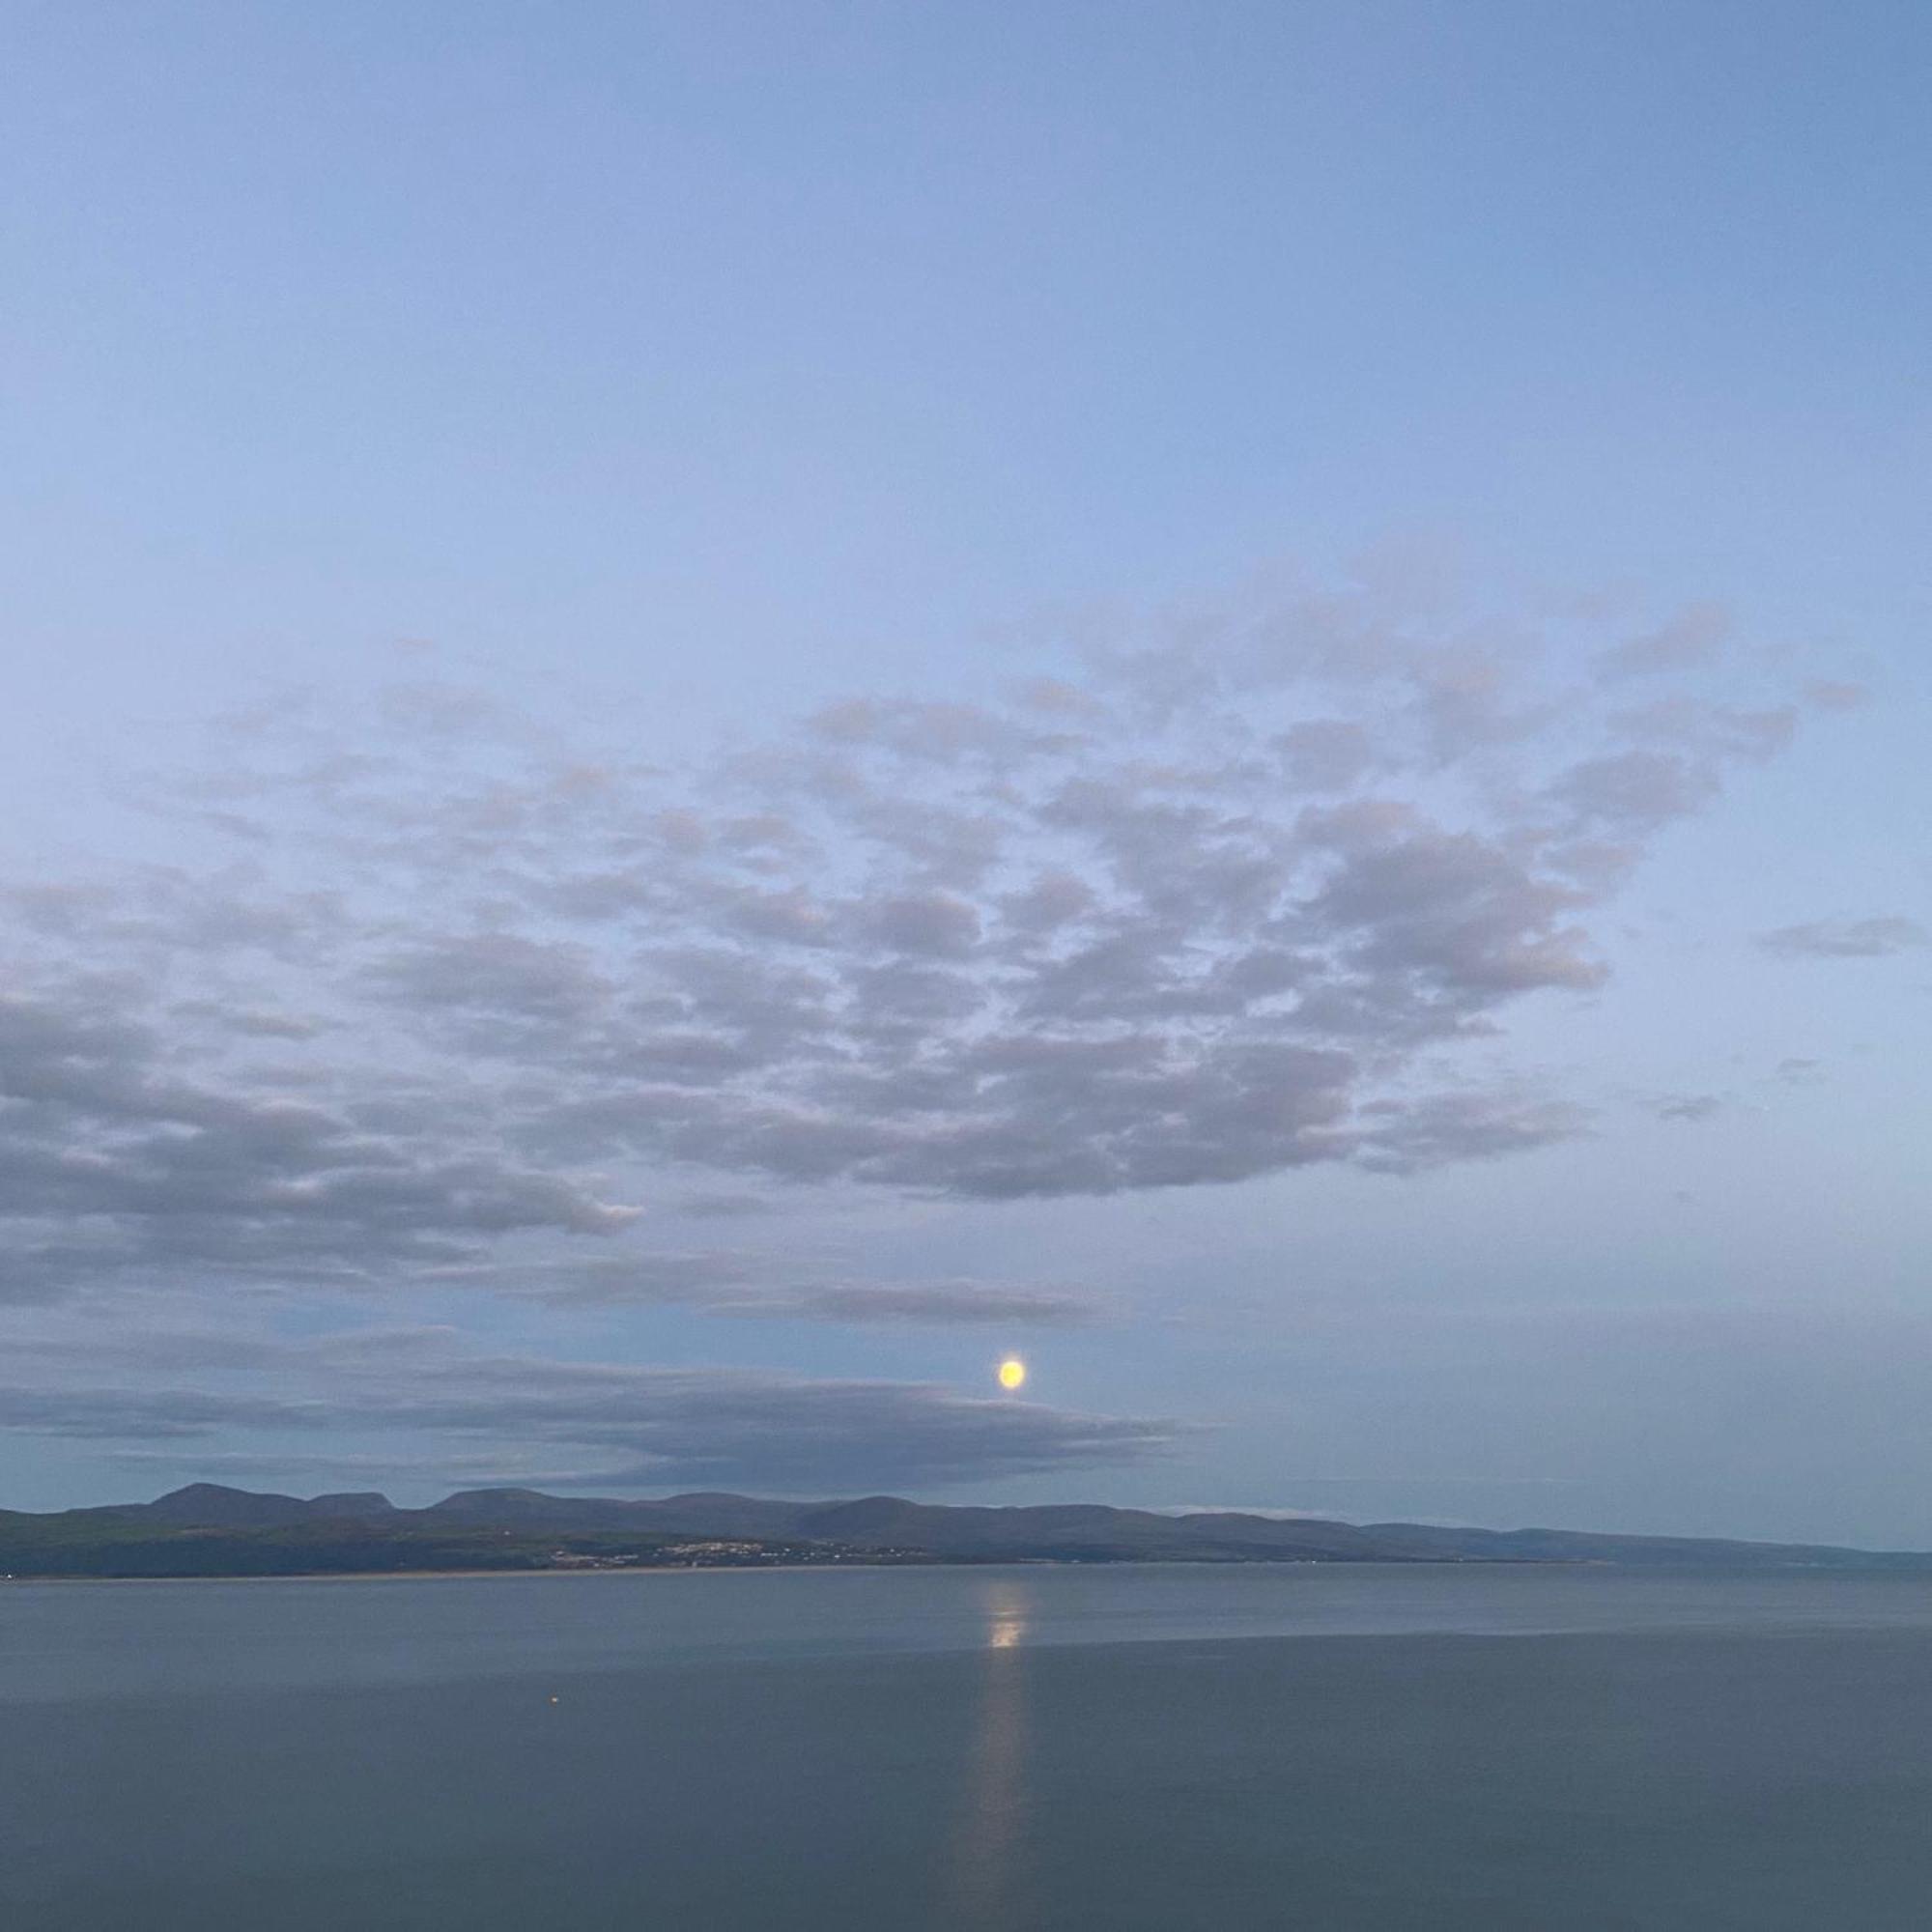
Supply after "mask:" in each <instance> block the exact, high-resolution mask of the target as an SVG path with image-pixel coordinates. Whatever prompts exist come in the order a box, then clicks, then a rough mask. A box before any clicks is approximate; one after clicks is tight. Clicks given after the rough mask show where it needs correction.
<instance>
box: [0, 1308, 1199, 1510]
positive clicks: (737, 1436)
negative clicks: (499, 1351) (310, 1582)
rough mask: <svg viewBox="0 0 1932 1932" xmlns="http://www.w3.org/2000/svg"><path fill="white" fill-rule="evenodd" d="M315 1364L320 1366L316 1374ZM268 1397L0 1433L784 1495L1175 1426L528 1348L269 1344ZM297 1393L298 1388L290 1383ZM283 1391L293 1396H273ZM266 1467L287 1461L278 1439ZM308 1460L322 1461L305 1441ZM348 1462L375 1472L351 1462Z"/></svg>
mask: <svg viewBox="0 0 1932 1932" xmlns="http://www.w3.org/2000/svg"><path fill="white" fill-rule="evenodd" d="M325 1374H326V1380H325V1379H323V1378H324V1376H325ZM273 1380H274V1381H275V1383H276V1385H277V1387H278V1389H279V1390H281V1391H283V1392H278V1393H272V1394H270V1393H263V1392H261V1391H259V1390H253V1389H250V1390H235V1389H227V1390H208V1389H185V1388H178V1387H175V1388H153V1387H147V1388H141V1387H130V1386H121V1385H107V1386H99V1385H91V1386H79V1387H75V1386H55V1387H44V1386H26V1387H19V1386H15V1387H6V1388H0V1428H4V1429H10V1430H18V1431H24V1432H30V1433H32V1434H34V1435H48V1436H60V1437H66V1438H69V1439H71V1440H78V1441H88V1442H101V1443H113V1444H121V1445H126V1446H128V1447H131V1448H140V1447H144V1446H159V1447H162V1448H174V1447H175V1446H176V1445H187V1446H188V1449H189V1450H190V1451H191V1449H192V1445H193V1444H195V1443H197V1442H201V1441H213V1440H214V1439H216V1438H219V1439H221V1440H224V1441H232V1440H233V1439H234V1438H235V1437H236V1436H237V1435H247V1434H248V1433H251V1432H270V1433H272V1434H274V1435H277V1436H283V1437H286V1436H288V1435H296V1436H298V1437H299V1436H318V1437H327V1436H329V1435H338V1434H342V1435H357V1434H360V1435H367V1434H368V1433H370V1432H380V1433H382V1434H383V1435H385V1436H391V1437H395V1438H397V1439H400V1440H403V1441H406V1442H407V1443H409V1444H410V1445H411V1446H410V1447H409V1448H406V1449H402V1450H399V1451H398V1452H397V1457H396V1461H395V1462H394V1463H391V1464H390V1465H389V1466H390V1468H391V1470H392V1472H393V1473H394V1474H395V1475H396V1476H398V1477H400V1478H403V1479H405V1480H407V1479H410V1477H411V1465H412V1461H413V1458H414V1456H415V1455H416V1454H417V1453H418V1451H420V1453H421V1454H422V1455H423V1456H424V1458H425V1460H426V1461H427V1462H429V1463H432V1464H436V1463H446V1462H447V1461H448V1460H449V1459H450V1458H451V1457H452V1456H456V1457H459V1458H461V1460H462V1461H463V1463H464V1464H465V1465H466V1466H467V1467H469V1468H470V1469H473V1470H477V1471H478V1472H479V1473H480V1472H481V1471H482V1470H483V1469H485V1468H486V1467H488V1466H489V1465H490V1464H491V1463H493V1462H494V1463H495V1464H496V1466H497V1468H499V1469H505V1470H508V1469H516V1468H520V1467H521V1468H527V1467H529V1466H530V1465H531V1463H532V1461H535V1462H538V1463H543V1462H546V1461H547V1462H548V1463H549V1464H550V1465H551V1467H552V1468H575V1469H576V1470H577V1471H578V1473H577V1474H576V1475H575V1476H571V1477H562V1476H556V1475H552V1476H550V1477H549V1479H548V1480H550V1481H552V1482H554V1483H559V1484H562V1483H565V1482H569V1483H571V1484H572V1485H573V1486H576V1487H584V1488H591V1487H600V1486H603V1487H609V1488H611V1489H625V1490H636V1489H654V1488H665V1487H678V1486H689V1485H693V1484H703V1485H716V1484H725V1483H728V1484H732V1485H742V1486H746V1487H753V1488H759V1489H765V1490H777V1491H781V1492H792V1493H801V1492H804V1493H810V1492H824V1491H827V1490H834V1491H836V1490H839V1489H849V1488H866V1489H870V1488H876V1487H877V1485H878V1483H879V1481H880V1480H881V1472H883V1471H890V1472H891V1480H892V1481H893V1482H894V1483H895V1485H897V1486H899V1487H903V1488H909V1489H915V1490H920V1489H948V1488H955V1487H959V1486H962V1485H972V1484H976V1483H984V1482H992V1481H996V1480H999V1479H1001V1478H1005V1477H1010V1476H1016V1475H1029V1474H1041V1473H1053V1472H1064V1471H1068V1470H1077V1469H1085V1468H1094V1467H1114V1466H1120V1465H1122V1464H1127V1463H1136V1462H1140V1461H1143V1460H1145V1459H1147V1458H1149V1457H1152V1456H1158V1455H1160V1454H1162V1453H1164V1452H1166V1451H1168V1450H1170V1449H1172V1448H1173V1447H1175V1446H1176V1445H1177V1444H1178V1443H1179V1442H1180V1441H1181V1440H1182V1439H1183V1438H1185V1437H1186V1436H1187V1435H1190V1434H1192V1433H1193V1432H1192V1431H1191V1430H1190V1429H1189V1428H1188V1427H1187V1426H1186V1425H1183V1424H1181V1423H1179V1422H1174V1421H1170V1420H1165V1419H1161V1418H1148V1417H1128V1416H1109V1415H1094V1414H1087V1413H1082V1412H1078V1411H1075V1410H1070V1409H1061V1408H1053V1407H1049V1406H1045V1405H1043V1404H1039V1403H1031V1402H1029V1403H1019V1402H1013V1401H1010V1400H1007V1399H1002V1398H992V1397H986V1398H982V1397H974V1396H964V1395H960V1394H958V1393H957V1392H956V1391H953V1390H951V1389H947V1388H944V1387H941V1386H939V1385H937V1384H933V1383H927V1382H897V1381H879V1380H837V1379H823V1378H820V1379H813V1378H804V1377H797V1376H787V1375H781V1374H770V1373H762V1372H755V1371H749V1370H723V1369H706V1370H693V1369H660V1368H644V1367H629V1366H618V1365H610V1364H602V1363H584V1362H567V1361H556V1360H550V1359H544V1358H539V1357H532V1356H497V1357H491V1356H475V1355H467V1354H463V1353H461V1352H460V1351H456V1350H449V1351H446V1352H444V1353H443V1354H440V1355H439V1354H437V1353H435V1352H430V1353H427V1354H424V1353H422V1352H420V1351H414V1352H412V1353H410V1354H408V1355H406V1356H405V1358H404V1360H403V1362H402V1363H401V1364H400V1365H398V1366H389V1365H386V1364H385V1363H384V1359H383V1357H382V1355H381V1353H380V1351H365V1352H364V1353H362V1354H361V1355H359V1356H356V1355H355V1354H345V1352H344V1351H343V1350H341V1349H339V1348H335V1347H332V1346H331V1345H329V1344H327V1343H325V1344H323V1345H320V1346H319V1347H316V1348H314V1349H303V1348H301V1347H298V1346H291V1347H287V1348H284V1349H283V1350H281V1351H280V1352H279V1356H278V1358H277V1359H276V1360H275V1361H274V1363H273ZM305 1381H306V1382H310V1383H312V1384H314V1386H315V1388H316V1390H317V1392H316V1393H314V1394H310V1393H308V1392H306V1390H305V1389H302V1384H303V1383H304V1382H305ZM291 1387H294V1388H296V1389H298V1390H301V1392H297V1393H290V1392H286V1391H288V1390H289V1389H291ZM214 1453H217V1454H221V1455H224V1456H231V1457H232V1456H235V1455H238V1454H239V1455H243V1456H264V1455H266V1456H267V1457H268V1458H269V1459H270V1461H271V1462H273V1463H274V1464H275V1465H276V1466H281V1467H287V1466H292V1465H293V1463H294V1462H295V1461H296V1460H298V1459H299V1458H300V1457H301V1453H302V1452H300V1451H299V1450H295V1451H291V1450H290V1448H289V1447H288V1445H287V1443H286V1441H282V1442H278V1443H276V1444H275V1445H273V1446H272V1447H270V1448H268V1449H266V1450H236V1449H232V1448H226V1449H218V1450H216V1451H215V1452H214ZM318 1453H319V1459H320V1460H321V1461H324V1462H334V1461H336V1460H338V1458H337V1453H336V1452H334V1451H332V1450H330V1449H328V1448H327V1447H326V1446H324V1447H323V1448H321V1449H320V1451H319V1452H318ZM358 1460H359V1461H361V1462H362V1466H363V1473H364V1474H365V1475H375V1474H376V1473H377V1472H376V1470H375V1469H374V1468H372V1467H370V1466H369V1465H368V1463H367V1462H366V1459H361V1458H358Z"/></svg>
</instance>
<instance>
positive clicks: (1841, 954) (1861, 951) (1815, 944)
mask: <svg viewBox="0 0 1932 1932" xmlns="http://www.w3.org/2000/svg"><path fill="white" fill-rule="evenodd" d="M1928 943H1932V932H1928V931H1927V930H1926V929H1925V927H1924V926H1922V925H1920V924H1919V923H1918V921H1917V920H1916V919H1901V918H1897V917H1887V918H1879V919H1841V920H1829V919H1828V920H1816V921H1813V922H1812V923H1809V924H1805V925H1780V926H1779V927H1777V928H1776V931H1773V932H1761V933H1759V934H1758V944H1759V945H1760V946H1762V947H1763V948H1764V950H1765V951H1766V952H1770V953H1773V954H1775V955H1776V957H1778V958H1780V959H1884V958H1888V957H1889V956H1890V955H1891V954H1892V953H1894V952H1910V951H1912V950H1914V949H1915V948H1918V947H1921V946H1924V945H1927V944H1928Z"/></svg>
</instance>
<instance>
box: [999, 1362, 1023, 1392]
mask: <svg viewBox="0 0 1932 1932" xmlns="http://www.w3.org/2000/svg"><path fill="white" fill-rule="evenodd" d="M1000 1386H1001V1387H1002V1388H1003V1389H1016V1388H1024V1387H1025V1386H1026V1364H1025V1363H1024V1362H1023V1361H1021V1360H1020V1358H1019V1357H1018V1356H1017V1355H1009V1356H1008V1357H1007V1359H1006V1360H1005V1361H1004V1362H1002V1363H1001V1364H1000Z"/></svg>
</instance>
